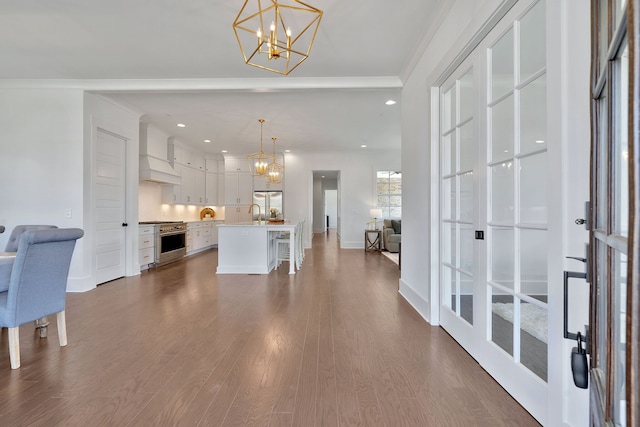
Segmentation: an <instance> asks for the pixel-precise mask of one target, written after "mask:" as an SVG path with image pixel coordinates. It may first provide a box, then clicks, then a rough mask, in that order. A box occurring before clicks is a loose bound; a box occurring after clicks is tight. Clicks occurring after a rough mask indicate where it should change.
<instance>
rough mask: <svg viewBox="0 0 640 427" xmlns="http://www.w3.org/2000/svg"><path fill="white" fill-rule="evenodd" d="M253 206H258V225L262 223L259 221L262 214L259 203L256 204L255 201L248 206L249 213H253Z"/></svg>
mask: <svg viewBox="0 0 640 427" xmlns="http://www.w3.org/2000/svg"><path fill="white" fill-rule="evenodd" d="M254 206H257V207H258V225H260V224H262V221H261V218H262V216H261V215H260V205H259V204H257V203H254V204H252V205H251V206H249V213H253V207H254ZM252 220H253V219H252Z"/></svg>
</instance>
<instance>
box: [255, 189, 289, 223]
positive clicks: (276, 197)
mask: <svg viewBox="0 0 640 427" xmlns="http://www.w3.org/2000/svg"><path fill="white" fill-rule="evenodd" d="M253 203H257V204H258V205H259V206H260V213H261V216H262V219H263V220H265V219H268V218H269V216H270V209H271V208H276V209H277V210H278V213H280V214H283V215H284V212H283V210H282V191H254V192H253ZM253 219H254V220H257V219H258V212H257V210H255V211H254V213H253Z"/></svg>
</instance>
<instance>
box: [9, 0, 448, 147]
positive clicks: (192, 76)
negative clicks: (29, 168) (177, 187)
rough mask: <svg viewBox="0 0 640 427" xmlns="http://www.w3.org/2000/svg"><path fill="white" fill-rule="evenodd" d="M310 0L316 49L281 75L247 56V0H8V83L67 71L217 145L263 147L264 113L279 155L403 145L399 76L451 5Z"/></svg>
mask: <svg viewBox="0 0 640 427" xmlns="http://www.w3.org/2000/svg"><path fill="white" fill-rule="evenodd" d="M250 1H252V2H253V1H256V0H250ZM262 1H265V0H262ZM287 1H291V0H281V1H280V3H284V2H287ZM308 2H309V3H310V4H311V5H313V6H315V7H317V8H319V9H321V10H323V12H324V15H323V18H322V22H321V23H320V28H319V31H318V34H317V37H316V41H315V44H314V46H313V49H312V50H311V55H310V57H309V58H308V59H307V60H306V61H305V62H304V63H302V64H301V65H300V66H299V67H298V68H297V69H296V70H294V71H293V72H292V73H291V74H290V75H289V76H280V75H277V74H275V73H270V72H268V71H264V70H260V69H257V68H255V67H251V66H248V65H245V64H244V62H243V59H242V56H241V53H240V49H239V47H238V44H237V41H236V38H235V35H234V32H233V30H232V27H231V24H232V22H233V21H234V19H235V17H236V15H237V13H238V11H239V10H240V8H241V7H242V5H243V3H244V1H243V0H206V1H205V0H185V1H175V0H135V1H123V0H111V1H102V0H75V1H74V0H57V1H55V2H52V1H50V0H30V1H17V2H9V1H2V3H1V4H0V10H1V11H0V40H1V41H0V57H1V58H3V61H2V66H1V67H0V79H2V80H4V82H3V84H4V85H7V84H9V85H10V84H11V83H12V81H18V79H19V82H20V84H21V85H24V84H29V83H31V82H33V84H36V83H35V81H33V80H31V79H47V80H49V81H50V80H51V79H64V80H59V81H56V82H54V84H55V85H56V86H63V87H64V86H65V85H69V86H72V87H78V85H80V87H84V88H87V89H89V90H92V91H93V92H95V93H99V94H102V95H105V96H108V97H110V98H113V99H115V100H117V101H118V102H120V103H123V104H126V105H128V106H129V107H130V108H132V109H134V110H135V111H138V112H140V113H141V114H145V116H144V118H143V119H144V120H146V121H148V122H151V123H154V124H156V125H158V126H159V127H160V128H161V129H163V130H164V131H165V132H167V133H169V134H171V135H174V136H176V137H177V138H178V139H179V140H181V141H182V142H185V143H188V144H193V145H196V146H198V147H199V148H200V149H202V150H204V151H207V152H210V153H218V152H220V150H222V149H227V150H229V152H230V153H247V152H250V151H255V150H256V148H257V143H258V141H259V135H260V126H259V124H258V121H257V120H258V118H264V119H266V122H265V124H264V141H265V145H266V144H268V146H269V147H271V137H272V136H276V137H278V143H277V145H278V151H281V150H282V149H291V150H292V151H294V152H295V151H309V150H360V149H361V148H360V145H361V144H366V145H368V149H388V148H393V149H399V148H400V108H401V100H400V99H399V97H400V89H401V85H402V81H403V79H404V78H405V77H406V75H407V73H408V72H409V71H410V69H411V67H412V65H413V61H414V60H415V56H416V52H417V51H418V52H419V51H420V50H421V49H423V48H424V46H425V45H426V43H428V41H429V39H430V37H431V36H432V35H433V33H434V32H435V31H436V30H437V25H438V23H439V22H441V20H442V19H443V16H444V14H446V12H447V11H448V10H449V8H450V3H451V2H449V1H446V0H403V1H402V2H395V3H392V2H389V1H385V0H352V1H349V2H345V1H338V0H308ZM25 79H29V80H28V81H27V83H25ZM388 99H394V100H396V101H398V104H396V105H394V106H386V105H385V104H384V102H385V101H386V100H388ZM179 122H182V123H184V124H186V125H187V127H186V128H183V129H179V128H177V127H176V124H177V123H179ZM204 139H211V140H212V143H209V144H206V143H204V142H203V140H204ZM265 148H266V147H265Z"/></svg>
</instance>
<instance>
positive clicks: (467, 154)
mask: <svg viewBox="0 0 640 427" xmlns="http://www.w3.org/2000/svg"><path fill="white" fill-rule="evenodd" d="M475 158H476V156H475V152H474V149H473V121H469V122H467V123H465V124H464V125H463V126H460V167H459V169H458V171H459V172H468V171H471V170H473V162H474V161H475Z"/></svg>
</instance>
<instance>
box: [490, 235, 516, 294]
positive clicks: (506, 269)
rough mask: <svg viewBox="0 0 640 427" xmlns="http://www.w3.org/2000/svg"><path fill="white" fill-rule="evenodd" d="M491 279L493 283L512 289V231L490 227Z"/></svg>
mask: <svg viewBox="0 0 640 427" xmlns="http://www.w3.org/2000/svg"><path fill="white" fill-rule="evenodd" d="M489 247H490V248H491V277H490V278H489V279H490V280H491V281H492V282H493V283H497V284H500V285H502V286H504V287H506V288H509V289H513V278H514V273H513V271H514V269H513V266H514V262H515V257H514V249H515V248H514V245H513V229H512V228H509V227H491V242H490V245H489Z"/></svg>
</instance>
